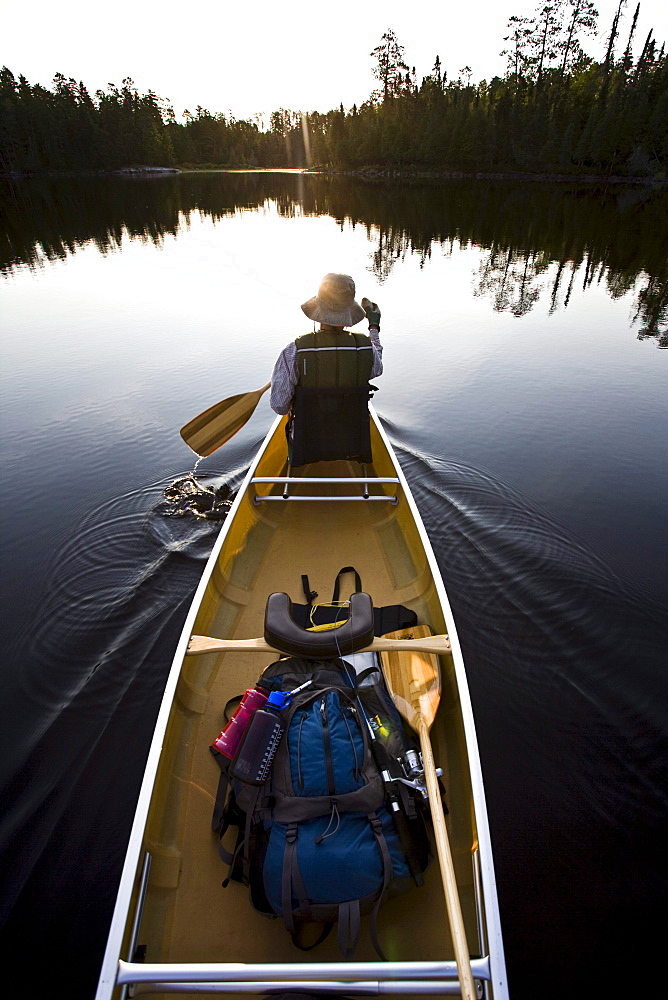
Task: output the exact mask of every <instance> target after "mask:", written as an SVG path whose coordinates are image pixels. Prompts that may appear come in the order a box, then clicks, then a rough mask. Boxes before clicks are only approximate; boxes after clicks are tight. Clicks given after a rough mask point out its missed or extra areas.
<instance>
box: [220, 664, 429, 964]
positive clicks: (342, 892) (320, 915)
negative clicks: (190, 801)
mask: <svg viewBox="0 0 668 1000" xmlns="http://www.w3.org/2000/svg"><path fill="white" fill-rule="evenodd" d="M260 681H261V682H262V684H263V685H264V686H265V687H269V686H271V687H272V688H273V689H274V690H281V691H294V690H295V688H298V687H300V686H303V685H305V683H306V682H308V684H307V686H303V687H302V690H300V691H299V692H297V693H296V694H295V695H294V697H293V698H292V700H291V702H290V704H289V706H288V707H287V708H285V709H284V710H283V711H282V712H281V723H282V725H283V726H284V729H285V731H284V734H283V736H282V738H281V740H280V743H279V744H278V749H277V751H276V756H275V757H274V760H273V765H272V770H271V774H270V776H269V778H268V779H267V781H266V782H265V783H264V784H263V785H260V786H257V785H250V784H246V783H245V782H243V781H240V780H239V779H238V778H237V777H234V762H233V761H230V760H229V759H228V758H227V757H224V756H222V755H221V754H218V753H217V751H215V750H213V751H212V752H213V753H214V756H215V757H216V759H217V761H218V763H219V765H220V766H221V770H222V775H221V782H220V785H219V793H218V798H217V802H216V807H215V810H214V818H213V828H214V830H215V831H216V832H217V833H218V835H219V838H220V841H219V850H220V854H221V857H222V858H223V859H224V860H225V861H226V862H227V863H228V864H229V865H230V871H229V875H228V878H226V879H225V881H224V882H223V885H227V884H228V883H229V880H230V879H232V880H235V881H241V882H243V883H244V884H246V885H248V886H249V889H250V898H251V903H252V905H253V906H254V907H255V909H257V910H258V911H259V912H260V913H263V914H265V915H266V916H269V917H277V916H278V917H282V918H283V920H284V922H285V926H286V928H287V930H288V931H289V933H290V934H291V935H292V938H293V941H294V942H295V944H296V945H297V946H298V947H300V948H303V949H305V950H308V949H309V948H312V947H315V945H317V944H319V943H320V942H321V941H322V940H323V939H324V938H325V937H326V936H327V934H328V933H329V931H330V930H331V928H332V927H333V926H334V924H335V923H337V922H338V940H339V947H340V950H341V952H342V954H343V955H344V957H346V958H350V957H351V956H352V954H353V952H354V950H355V946H356V944H357V941H358V938H359V931H360V924H361V917H362V915H363V914H365V913H371V921H370V933H371V939H372V941H373V944H374V946H375V948H376V950H377V952H378V954H379V955H380V956H381V957H384V956H383V953H382V949H381V947H380V944H379V942H378V935H377V922H376V918H377V913H378V908H379V907H380V905H381V903H382V902H383V901H384V900H385V899H387V898H388V897H389V896H391V895H394V894H396V893H398V892H402V891H404V890H406V889H408V888H410V887H411V886H412V885H416V884H417V885H420V884H421V883H422V874H423V872H424V871H425V869H426V867H427V864H428V862H429V859H430V849H429V839H428V836H427V831H426V825H425V819H424V814H423V808H422V797H421V795H420V794H419V793H416V792H415V790H414V789H413V788H411V787H410V786H409V785H407V784H405V783H404V782H403V781H400V780H399V779H400V778H402V777H405V771H404V769H403V768H402V764H401V759H402V757H404V756H405V754H406V753H407V752H410V751H414V749H415V746H414V744H413V743H412V742H411V740H410V738H409V737H408V736H407V734H406V732H405V731H404V728H403V725H402V722H401V719H400V717H399V715H398V712H397V711H396V708H395V707H394V705H393V703H392V700H391V698H390V697H389V695H388V693H387V690H386V689H385V687H384V684H383V682H382V674H381V673H380V670H379V669H378V666H377V665H376V666H372V667H371V668H370V669H368V670H366V671H364V672H363V673H362V674H360V675H359V676H358V675H357V674H356V673H355V670H354V669H353V667H351V666H350V665H349V664H348V663H346V662H345V661H343V660H327V661H322V660H310V659H306V658H301V657H289V658H285V659H281V660H278V661H277V662H276V663H273V664H271V665H270V666H269V667H267V669H266V670H265V671H264V673H263V674H262V677H261V678H260ZM240 749H241V748H240ZM235 826H236V827H237V828H238V831H237V836H236V843H235V845H234V847H233V849H232V850H228V849H226V848H225V847H223V845H222V838H223V836H224V835H225V833H226V831H227V830H228V829H229V828H230V827H235ZM307 936H310V937H311V943H310V944H307V943H306V938H307Z"/></svg>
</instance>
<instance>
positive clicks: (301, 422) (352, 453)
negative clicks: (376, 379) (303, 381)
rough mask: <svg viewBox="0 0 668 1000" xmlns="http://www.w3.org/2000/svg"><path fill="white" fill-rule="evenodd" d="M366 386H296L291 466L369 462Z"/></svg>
mask: <svg viewBox="0 0 668 1000" xmlns="http://www.w3.org/2000/svg"><path fill="white" fill-rule="evenodd" d="M369 397H370V391H369V386H368V385H355V386H336V387H335V388H322V387H315V386H314V387H311V386H297V388H296V390H295V396H294V400H293V403H292V413H293V417H294V421H293V424H292V426H293V430H294V437H293V443H292V465H293V466H300V465H306V464H307V463H309V462H330V461H336V460H338V459H352V460H355V461H357V462H365V463H368V462H371V433H370V428H369Z"/></svg>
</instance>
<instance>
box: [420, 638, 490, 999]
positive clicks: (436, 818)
mask: <svg viewBox="0 0 668 1000" xmlns="http://www.w3.org/2000/svg"><path fill="white" fill-rule="evenodd" d="M411 641H412V642H415V641H416V640H411ZM417 732H418V736H419V737H420V749H421V751H422V764H423V767H424V776H425V781H426V783H427V792H428V793H429V808H430V809H431V818H432V822H433V824H434V839H435V841H436V852H437V854H438V864H439V867H440V869H441V881H442V882H443V892H444V894H445V905H446V907H447V911H448V917H449V920H450V934H451V935H452V943H453V945H454V948H455V961H456V963H457V971H458V973H459V985H460V989H461V993H462V997H463V998H464V1000H476V991H475V984H474V982H473V973H472V972H471V958H470V955H469V948H468V944H467V942H466V931H465V929H464V918H463V916H462V908H461V905H460V902H459V893H458V892H457V881H456V879H455V867H454V864H453V862H452V851H451V850H450V840H449V838H448V830H447V827H446V825H445V816H444V815H443V809H442V807H441V793H440V789H439V787H438V778H437V777H436V765H435V764H434V754H433V752H432V749H431V739H430V738H429V727H428V725H427V722H426V720H425V718H424V716H423V715H419V716H418V718H417Z"/></svg>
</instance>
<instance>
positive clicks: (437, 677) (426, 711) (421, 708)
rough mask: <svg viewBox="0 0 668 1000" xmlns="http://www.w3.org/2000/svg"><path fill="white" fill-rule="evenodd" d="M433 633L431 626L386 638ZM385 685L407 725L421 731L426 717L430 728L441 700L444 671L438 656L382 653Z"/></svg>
mask: <svg viewBox="0 0 668 1000" xmlns="http://www.w3.org/2000/svg"><path fill="white" fill-rule="evenodd" d="M431 634H432V631H431V629H430V628H429V626H428V625H416V626H415V627H414V628H409V629H402V630H401V631H399V632H389V633H388V635H386V636H383V638H384V639H423V638H425V636H429V635H431ZM380 659H381V663H382V666H383V674H384V676H385V683H386V684H387V687H388V690H389V692H390V694H391V695H392V700H393V701H394V704H395V705H396V706H397V708H398V710H399V712H400V713H401V715H402V716H403V717H404V719H405V720H406V722H407V723H408V725H409V726H410V727H411V728H412V729H415V730H416V731H417V730H418V721H419V719H420V718H423V719H424V720H425V722H426V724H427V729H429V728H430V727H431V724H432V722H433V721H434V718H435V716H436V712H437V711H438V705H439V702H440V700H441V671H440V669H439V665H438V657H437V656H434V655H433V654H431V653H417V652H412V651H411V650H407V651H392V652H389V653H387V652H386V653H381V654H380Z"/></svg>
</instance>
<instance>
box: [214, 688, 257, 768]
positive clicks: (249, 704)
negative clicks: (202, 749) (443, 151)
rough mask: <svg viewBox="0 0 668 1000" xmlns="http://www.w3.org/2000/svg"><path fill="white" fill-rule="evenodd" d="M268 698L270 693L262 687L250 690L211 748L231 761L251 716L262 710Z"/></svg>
mask: <svg viewBox="0 0 668 1000" xmlns="http://www.w3.org/2000/svg"><path fill="white" fill-rule="evenodd" d="M268 697H269V692H268V691H265V690H263V689H262V688H261V687H255V688H249V689H248V691H246V693H245V695H244V696H243V698H242V699H241V702H240V704H239V707H238V708H237V710H236V712H235V713H234V715H233V716H232V718H231V719H230V721H229V722H228V723H227V725H226V726H225V728H224V729H223V731H222V733H220V735H219V736H217V737H216V738H215V740H214V741H213V743H212V744H211V746H212V747H215V749H216V750H218V751H219V752H220V753H222V754H224V755H225V756H226V757H229V758H230V760H231V759H232V758H233V757H234V755H235V753H236V752H237V749H238V747H239V744H240V743H241V738H242V736H243V735H244V732H245V731H246V727H247V725H248V723H249V722H250V718H251V715H252V714H253V712H254V711H255V709H256V708H262V706H263V705H264V703H265V702H266V700H267V698H268Z"/></svg>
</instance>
